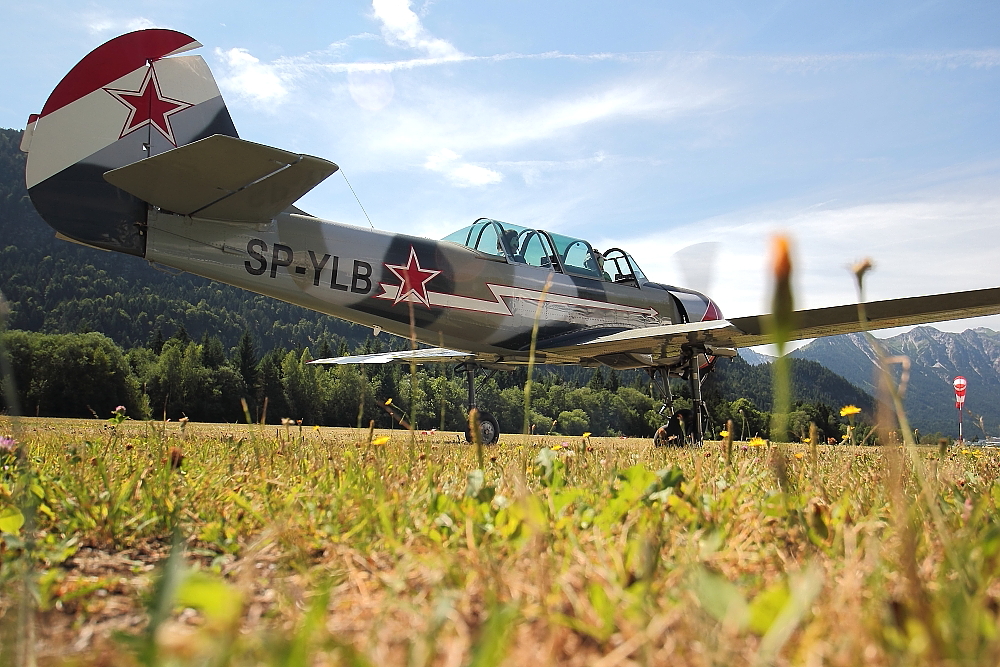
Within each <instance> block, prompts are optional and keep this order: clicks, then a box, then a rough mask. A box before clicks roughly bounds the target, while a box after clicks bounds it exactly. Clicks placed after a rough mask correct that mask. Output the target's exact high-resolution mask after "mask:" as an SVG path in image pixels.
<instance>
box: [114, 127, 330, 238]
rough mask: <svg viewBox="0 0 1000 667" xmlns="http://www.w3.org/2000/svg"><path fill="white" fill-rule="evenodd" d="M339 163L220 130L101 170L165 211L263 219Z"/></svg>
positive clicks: (235, 219)
mask: <svg viewBox="0 0 1000 667" xmlns="http://www.w3.org/2000/svg"><path fill="white" fill-rule="evenodd" d="M337 169H338V167H337V165H335V164H334V163H333V162H330V161H329V160H323V159H321V158H317V157H312V156H309V155H300V154H298V153H290V152H288V151H283V150H281V149H278V148H272V147H270V146H264V145H262V144H255V143H253V142H251V141H244V140H243V139H237V138H234V137H229V136H225V135H221V134H216V135H212V136H211V137H207V138H205V139H202V140H200V141H196V142H194V143H191V144H187V145H186V146H181V147H179V148H175V149H173V150H170V151H167V152H165V153H160V154H159V155H154V156H153V157H149V158H146V159H144V160H140V161H138V162H135V163H133V164H130V165H127V166H125V167H120V168H118V169H112V170H111V171H108V172H106V173H105V174H104V178H105V180H107V181H108V182H109V183H111V184H112V185H114V186H116V187H118V188H121V189H122V190H124V191H125V192H128V193H129V194H132V195H135V196H136V197H138V198H139V199H142V200H143V201H146V202H148V203H150V204H152V205H154V206H158V207H160V208H162V209H164V210H167V211H171V212H173V213H179V214H181V215H192V216H198V217H201V218H210V219H213V220H226V221H231V222H248V223H255V222H267V221H269V220H271V219H272V218H274V216H276V215H278V214H279V213H281V212H282V211H284V210H286V209H288V207H289V206H291V205H292V204H293V203H294V202H295V201H296V200H298V199H299V198H300V197H302V195H304V194H305V193H307V192H309V191H310V190H312V189H313V188H314V187H316V185H318V184H319V183H320V182H322V181H323V179H325V178H326V177H327V176H329V175H330V174H332V173H334V172H335V171H337Z"/></svg>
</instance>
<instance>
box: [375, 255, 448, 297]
mask: <svg viewBox="0 0 1000 667" xmlns="http://www.w3.org/2000/svg"><path fill="white" fill-rule="evenodd" d="M385 268H387V269H389V270H390V271H392V272H393V273H395V274H396V277H397V278H399V279H400V280H402V281H403V284H402V285H400V286H399V293H398V294H396V298H395V300H394V301H393V302H392V305H394V306H395V305H396V304H397V303H399V302H400V301H412V300H413V299H410V298H409V296H410V295H411V294H412V295H413V298H414V299H416V300H417V301H418V302H419V303H422V304H424V305H425V306H427V307H430V305H431V304H430V302H429V301H428V299H427V282H428V281H429V280H430V279H431V278H433V277H434V276H436V275H438V274H439V273H441V272H440V271H435V270H434V269H422V268H420V261H419V260H418V259H417V251H416V250H414V249H413V246H412V245H411V246H410V257H409V259H408V260H407V261H406V266H394V265H392V264H386V265H385Z"/></svg>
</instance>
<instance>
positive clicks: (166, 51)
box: [41, 28, 200, 116]
mask: <svg viewBox="0 0 1000 667" xmlns="http://www.w3.org/2000/svg"><path fill="white" fill-rule="evenodd" d="M192 45H193V46H192ZM185 46H187V47H191V48H193V47H194V46H200V44H198V42H196V41H195V40H194V38H193V37H189V36H188V35H185V34H184V33H181V32H177V31H175V30H163V29H160V28H153V29H150V30H139V31H137V32H130V33H128V34H127V35H122V36H121V37H116V38H115V39H112V40H111V41H110V42H105V43H104V44H102V45H101V46H98V47H97V48H96V49H94V50H93V51H91V52H90V53H88V54H87V55H86V56H85V57H84V59H83V60H81V61H80V62H79V63H77V65H76V67H74V68H73V69H71V70H70V71H69V74H67V75H66V76H65V77H63V80H62V81H60V82H59V85H58V86H56V88H55V90H53V91H52V94H51V95H49V99H48V100H46V101H45V106H44V107H43V108H42V113H41V115H42V116H45V115H46V114H50V113H52V112H53V111H56V110H58V109H61V108H63V107H64V106H66V105H67V104H72V103H73V102H75V101H77V100H78V99H80V98H81V97H84V96H86V95H89V94H90V93H92V92H94V91H95V90H97V89H99V88H103V87H104V86H107V85H108V84H110V83H112V82H113V81H117V80H118V79H120V78H122V77H123V76H125V75H126V74H128V73H129V72H133V71H135V70H137V69H139V68H140V67H142V66H143V65H145V64H146V62H147V61H150V60H159V59H160V58H162V57H164V56H167V55H170V54H172V53H175V52H177V51H179V50H181V49H183V48H184V47H185Z"/></svg>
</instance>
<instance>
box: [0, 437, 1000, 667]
mask: <svg viewBox="0 0 1000 667" xmlns="http://www.w3.org/2000/svg"><path fill="white" fill-rule="evenodd" d="M13 426H14V425H12V424H11V423H10V422H9V421H0V435H11V434H12V428H13ZM16 426H17V427H18V432H17V433H16V437H17V439H18V441H19V444H20V446H21V447H22V448H23V449H24V450H25V452H26V454H27V457H26V458H27V460H28V462H29V467H30V471H28V472H27V473H25V471H24V470H21V469H19V468H18V466H17V465H16V463H13V462H11V461H8V462H7V467H6V468H5V469H4V470H3V471H2V472H0V475H2V477H0V481H2V483H3V485H4V486H3V488H2V490H0V513H2V511H3V508H5V507H6V508H11V507H18V506H19V507H21V508H22V509H23V510H24V511H26V512H29V513H30V510H31V508H32V507H35V508H37V509H36V511H35V516H36V519H35V525H34V530H33V531H31V532H30V533H28V532H26V529H25V528H22V529H21V530H19V531H17V534H11V533H8V534H5V535H4V536H3V544H4V546H3V547H0V548H2V549H3V553H2V568H3V570H2V572H0V584H2V588H0V591H2V593H0V595H2V598H0V613H4V616H3V618H2V619H0V624H2V628H0V629H2V632H3V635H2V638H0V639H2V642H3V643H2V644H0V647H2V648H0V652H2V653H0V664H3V662H4V661H5V660H6V661H10V662H13V661H14V659H15V658H16V657H18V656H17V655H16V654H15V649H16V647H20V648H21V649H22V654H21V655H20V657H21V658H24V657H25V655H24V652H23V650H24V649H26V648H27V645H28V644H31V645H33V647H34V649H35V652H36V654H37V657H38V661H39V663H40V664H43V665H49V664H64V663H68V664H78V665H104V664H116V665H117V664H143V663H144V664H163V665H166V664H206V665H216V664H232V665H257V664H266V665H272V664H273V665H337V664H346V665H361V664H373V665H382V664H386V665H456V666H457V665H466V664H472V665H491V664H506V665H525V664H539V665H540V664H559V665H604V666H610V665H630V664H641V665H668V664H669V665H735V666H739V665H756V664H807V665H861V664H863V665H908V664H949V665H965V664H968V665H995V664H998V662H1000V640H998V631H1000V626H998V619H997V614H998V612H1000V603H998V600H1000V583H998V582H997V580H996V577H995V575H996V573H997V567H998V564H1000V526H998V525H997V516H998V515H997V508H998V503H1000V479H998V470H1000V453H998V452H996V451H994V450H969V451H965V452H963V451H952V452H949V453H947V454H946V455H945V456H943V457H942V456H940V454H939V452H938V450H937V449H933V450H932V449H926V450H925V449H921V450H919V451H917V453H916V454H917V456H916V459H917V460H919V464H920V465H919V468H921V470H917V469H916V468H915V464H914V460H912V459H910V458H907V457H906V456H905V454H904V453H901V452H900V451H899V450H897V449H894V448H890V449H886V450H882V449H880V448H849V447H830V448H826V447H820V448H819V449H818V453H817V457H816V459H815V460H812V456H811V453H810V451H809V448H808V447H805V446H803V447H799V446H794V445H790V446H782V447H770V448H769V447H746V446H744V445H743V444H742V443H737V444H736V446H735V447H734V451H733V457H732V462H731V464H727V457H726V451H725V450H724V449H723V448H722V446H721V445H720V444H718V443H710V444H708V445H707V446H706V447H705V448H704V449H700V450H678V449H656V448H653V447H651V446H650V445H649V444H648V443H647V442H646V441H639V440H624V439H621V440H620V439H610V438H608V439H598V438H591V439H589V440H583V439H580V438H560V437H532V438H530V439H525V438H523V437H522V436H509V437H504V438H501V444H500V445H498V446H496V447H492V448H487V449H486V450H485V456H484V468H485V469H484V470H483V471H482V474H481V475H479V474H478V473H476V472H475V471H476V469H477V465H478V464H477V455H476V450H475V448H474V447H471V446H468V445H464V444H460V443H459V442H458V435H457V434H454V433H437V434H432V435H417V436H416V439H415V440H411V438H410V435H409V434H408V433H406V432H400V431H396V432H395V433H390V432H388V431H376V432H375V434H374V435H375V442H378V441H379V437H380V436H383V435H390V436H391V439H390V440H389V441H388V442H387V443H385V444H381V445H376V444H370V441H369V433H368V431H354V430H349V429H328V428H323V429H319V430H314V429H312V428H306V429H303V430H302V431H300V430H299V429H298V427H292V428H290V429H286V428H284V427H278V428H277V429H275V428H274V427H269V428H260V427H248V426H216V425H204V424H188V425H187V426H186V428H185V431H184V432H183V433H182V432H181V430H180V426H179V425H176V424H167V425H165V426H164V425H163V424H156V423H135V422H125V423H124V424H121V425H119V426H117V427H114V428H110V427H108V426H107V425H106V424H105V423H104V422H97V421H91V422H84V421H71V420H46V419H42V420H34V419H25V420H21V422H20V423H19V424H17V425H16ZM172 448H177V450H178V452H175V453H174V456H173V457H172V456H171V449H172ZM177 453H182V454H183V462H182V463H181V465H180V467H179V468H174V467H172V465H171V461H172V459H173V460H176V454H177ZM658 471H662V473H661V474H657V472H658ZM25 474H27V477H26V476H25ZM921 483H922V484H923V485H924V487H926V488H925V491H923V492H921V490H920V489H921ZM932 508H933V511H931V510H932ZM174 534H176V535H178V536H179V538H180V541H181V542H182V543H183V546H184V550H183V555H182V557H175V558H174V559H173V560H172V561H171V562H170V563H169V564H165V563H166V559H167V556H168V554H170V552H171V546H170V543H171V536H172V535H174ZM28 538H33V539H31V540H30V541H28ZM174 553H175V556H181V549H180V548H177V549H175V551H174ZM29 566H30V567H29ZM26 568H27V569H26ZM25 581H28V582H30V583H31V585H32V586H33V587H34V589H33V591H34V592H33V593H32V595H33V600H34V602H33V603H32V605H29V606H34V607H36V609H35V611H34V612H33V613H32V614H31V615H26V614H21V615H20V616H19V615H18V613H17V611H18V602H19V599H21V598H19V595H20V593H22V592H23V590H24V589H23V585H22V584H23V583H24V582H25ZM157 582H159V583H157ZM28 608H29V607H22V609H28ZM32 620H33V622H32ZM32 627H33V628H34V632H35V634H36V640H35V641H34V642H30V641H29V640H26V639H25V637H30V632H31V631H32ZM150 628H152V630H150ZM123 636H132V637H134V638H135V639H133V640H132V641H131V642H130V641H127V640H126V639H123V638H122V637H123Z"/></svg>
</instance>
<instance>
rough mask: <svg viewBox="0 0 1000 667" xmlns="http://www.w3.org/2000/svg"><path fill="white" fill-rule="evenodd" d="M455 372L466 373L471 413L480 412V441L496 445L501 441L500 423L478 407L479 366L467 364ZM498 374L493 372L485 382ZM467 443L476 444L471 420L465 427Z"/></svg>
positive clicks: (461, 365)
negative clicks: (477, 375)
mask: <svg viewBox="0 0 1000 667" xmlns="http://www.w3.org/2000/svg"><path fill="white" fill-rule="evenodd" d="M455 370H457V371H465V379H466V383H467V384H468V387H469V412H470V413H471V412H472V411H473V410H478V412H479V441H480V442H481V443H483V444H484V445H494V444H496V443H497V441H498V440H499V439H500V424H499V422H497V420H496V417H494V416H493V415H491V414H490V413H488V412H486V411H485V410H479V408H478V406H477V405H476V371H477V370H479V366H477V365H476V364H473V363H469V362H466V363H464V364H459V365H458V367H457V368H456V369H455ZM496 372H497V371H496V369H494V370H491V371H490V372H489V374H488V375H487V376H486V377H485V378H484V379H483V382H487V381H488V380H489V379H490V378H491V377H493V376H494V375H496ZM465 441H466V442H475V439H474V438H473V433H472V423H471V420H467V423H466V426H465Z"/></svg>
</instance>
